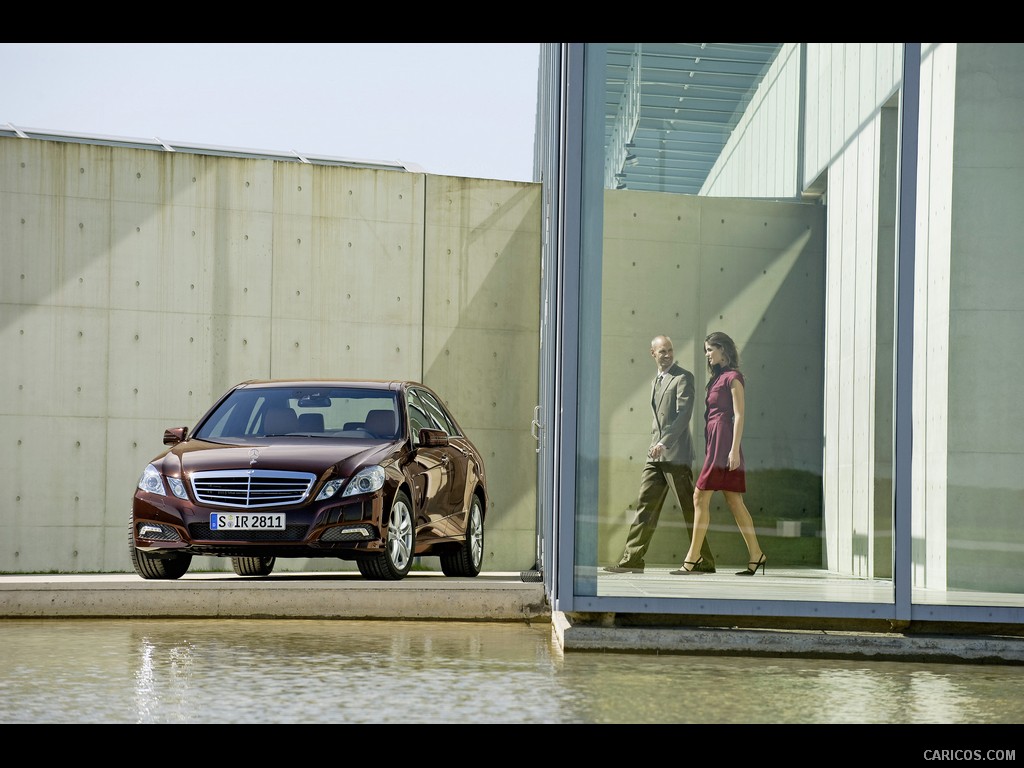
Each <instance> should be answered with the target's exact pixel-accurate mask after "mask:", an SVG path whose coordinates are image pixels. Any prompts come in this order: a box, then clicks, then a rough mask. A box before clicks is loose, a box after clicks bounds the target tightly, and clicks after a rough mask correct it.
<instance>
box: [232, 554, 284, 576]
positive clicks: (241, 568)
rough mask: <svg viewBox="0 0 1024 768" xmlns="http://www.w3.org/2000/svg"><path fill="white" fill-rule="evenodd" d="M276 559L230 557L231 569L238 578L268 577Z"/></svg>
mask: <svg viewBox="0 0 1024 768" xmlns="http://www.w3.org/2000/svg"><path fill="white" fill-rule="evenodd" d="M275 562H277V558H276V557H232V558H231V567H232V568H234V569H235V573H237V574H238V575H239V576H269V575H270V574H271V573H272V572H273V570H274V563H275Z"/></svg>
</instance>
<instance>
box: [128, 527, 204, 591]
mask: <svg viewBox="0 0 1024 768" xmlns="http://www.w3.org/2000/svg"><path fill="white" fill-rule="evenodd" d="M128 554H129V555H130V556H131V559H132V568H134V569H135V573H137V574H138V575H139V576H141V577H142V578H144V579H180V578H181V577H182V576H184V575H185V572H186V571H187V570H188V567H189V566H190V565H191V564H192V555H190V554H187V553H185V552H174V553H172V554H169V555H152V554H150V553H149V552H143V551H142V550H140V549H138V548H137V547H136V546H135V520H134V518H132V519H131V521H129V523H128Z"/></svg>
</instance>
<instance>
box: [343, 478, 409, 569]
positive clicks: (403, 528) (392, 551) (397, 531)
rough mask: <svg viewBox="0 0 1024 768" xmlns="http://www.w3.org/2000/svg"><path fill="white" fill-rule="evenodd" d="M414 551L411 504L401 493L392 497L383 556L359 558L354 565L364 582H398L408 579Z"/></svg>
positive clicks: (403, 493) (381, 554)
mask: <svg viewBox="0 0 1024 768" xmlns="http://www.w3.org/2000/svg"><path fill="white" fill-rule="evenodd" d="M415 549H416V521H415V520H414V519H413V515H412V502H411V501H409V497H408V496H407V495H406V494H405V492H404V491H399V492H398V493H396V494H395V501H394V503H393V504H392V505H391V515H390V516H389V519H388V541H387V547H386V548H385V551H384V552H381V553H380V554H379V555H371V556H369V557H362V558H360V559H359V560H358V561H357V565H358V567H359V572H360V573H361V574H362V575H363V577H364V578H367V579H374V580H378V581H398V580H400V579H404V578H405V577H406V576H408V575H409V570H410V569H411V568H412V558H413V552H414V551H415Z"/></svg>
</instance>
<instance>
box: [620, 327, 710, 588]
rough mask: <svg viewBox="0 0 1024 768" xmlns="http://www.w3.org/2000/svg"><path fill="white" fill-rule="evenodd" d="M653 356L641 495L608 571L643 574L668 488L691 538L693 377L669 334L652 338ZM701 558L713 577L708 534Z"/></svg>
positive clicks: (705, 570)
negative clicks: (648, 440) (654, 372)
mask: <svg viewBox="0 0 1024 768" xmlns="http://www.w3.org/2000/svg"><path fill="white" fill-rule="evenodd" d="M651 357H653V358H654V362H655V363H657V366H658V373H657V376H656V377H655V379H654V381H653V382H652V383H651V411H652V414H653V421H652V423H651V447H650V448H649V449H648V451H647V461H646V462H645V463H644V468H643V472H642V473H641V475H640V497H639V500H638V502H637V507H636V514H635V515H634V516H633V522H632V524H631V525H630V526H629V533H628V534H627V536H626V546H625V548H624V549H623V552H622V557H620V558H619V561H618V563H617V564H616V565H609V566H607V567H606V568H605V569H604V570H606V571H608V572H610V573H643V572H644V566H645V563H644V555H645V554H646V553H647V549H648V547H649V546H650V545H651V537H652V536H653V535H654V530H655V529H656V528H657V527H658V518H659V517H661V508H662V506H663V505H664V503H665V497H666V496H667V495H668V489H669V486H671V487H672V491H673V492H674V493H675V496H676V499H677V500H678V502H679V508H680V509H682V511H683V520H684V521H685V523H686V533H687V535H688V536H692V535H693V468H692V466H691V464H692V463H693V441H692V440H691V439H690V416H691V415H692V414H693V397H694V388H693V374H692V373H691V372H690V371H688V370H686V369H685V368H683V367H682V366H680V365H677V364H676V362H675V352H674V350H673V348H672V339H670V338H669V337H668V336H655V337H654V338H653V339H652V340H651ZM701 555H703V557H704V561H703V563H702V564H701V567H700V568H699V570H700V571H702V572H704V573H714V572H715V556H714V555H713V554H712V553H711V547H710V546H709V545H708V541H707V537H706V536H705V538H704V544H703V546H702V547H701Z"/></svg>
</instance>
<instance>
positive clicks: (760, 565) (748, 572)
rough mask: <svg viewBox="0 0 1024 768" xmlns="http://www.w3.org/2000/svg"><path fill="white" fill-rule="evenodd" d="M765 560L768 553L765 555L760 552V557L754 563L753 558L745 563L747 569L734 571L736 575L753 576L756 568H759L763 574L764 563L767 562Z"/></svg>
mask: <svg viewBox="0 0 1024 768" xmlns="http://www.w3.org/2000/svg"><path fill="white" fill-rule="evenodd" d="M767 562H768V555H766V554H765V553H764V552H762V553H761V557H760V559H759V560H758V561H757V562H756V563H755V562H754V561H753V560H751V561H750V562H749V563H747V570H745V571H736V575H737V576H755V575H756V574H757V569H758V568H760V569H761V575H762V576H764V564H765V563H767ZM751 566H753V568H751Z"/></svg>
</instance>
